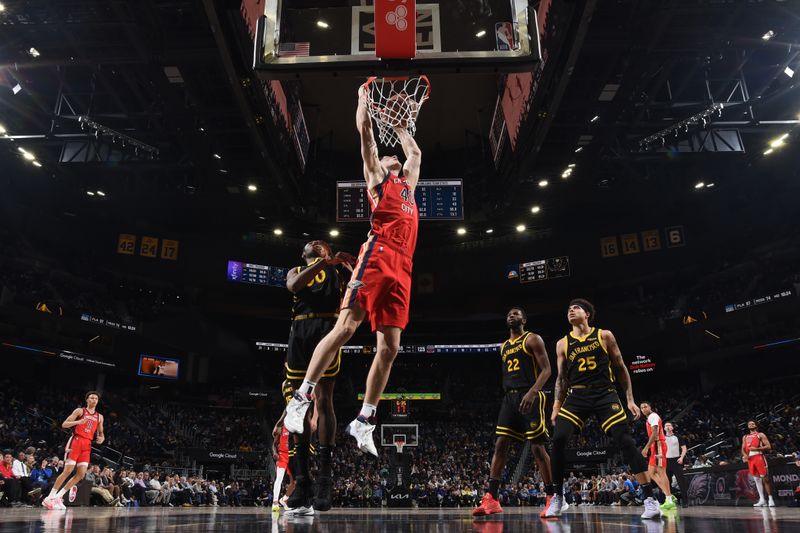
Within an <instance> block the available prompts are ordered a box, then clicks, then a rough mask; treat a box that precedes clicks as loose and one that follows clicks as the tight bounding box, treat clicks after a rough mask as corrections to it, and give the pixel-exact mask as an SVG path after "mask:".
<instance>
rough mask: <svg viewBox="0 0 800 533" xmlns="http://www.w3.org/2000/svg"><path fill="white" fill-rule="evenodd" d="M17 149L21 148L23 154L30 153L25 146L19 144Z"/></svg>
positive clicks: (20, 151)
mask: <svg viewBox="0 0 800 533" xmlns="http://www.w3.org/2000/svg"><path fill="white" fill-rule="evenodd" d="M17 150H19V153H21V154H27V153H28V151H27V150H26V149H25V148H23V147H22V146H17Z"/></svg>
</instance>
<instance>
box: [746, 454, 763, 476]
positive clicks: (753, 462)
mask: <svg viewBox="0 0 800 533" xmlns="http://www.w3.org/2000/svg"><path fill="white" fill-rule="evenodd" d="M747 469H748V470H749V471H750V475H751V476H760V477H766V476H767V461H765V460H764V456H763V455H761V454H759V455H751V456H750V457H748V458H747Z"/></svg>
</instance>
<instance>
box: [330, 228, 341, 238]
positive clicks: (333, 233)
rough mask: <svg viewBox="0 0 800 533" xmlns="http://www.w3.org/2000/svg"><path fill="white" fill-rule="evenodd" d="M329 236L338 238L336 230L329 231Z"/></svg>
mask: <svg viewBox="0 0 800 533" xmlns="http://www.w3.org/2000/svg"><path fill="white" fill-rule="evenodd" d="M330 236H331V237H338V236H339V230H338V229H332V230H331V231H330Z"/></svg>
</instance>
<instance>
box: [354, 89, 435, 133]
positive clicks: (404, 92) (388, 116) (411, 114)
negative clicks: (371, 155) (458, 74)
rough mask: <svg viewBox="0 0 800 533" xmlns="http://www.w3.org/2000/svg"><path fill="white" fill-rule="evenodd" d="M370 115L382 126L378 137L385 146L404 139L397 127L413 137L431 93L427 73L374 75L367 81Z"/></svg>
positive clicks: (379, 126)
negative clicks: (410, 76)
mask: <svg viewBox="0 0 800 533" xmlns="http://www.w3.org/2000/svg"><path fill="white" fill-rule="evenodd" d="M365 87H366V89H367V103H368V106H367V107H368V109H369V113H370V116H372V119H373V120H374V121H375V124H377V126H378V139H379V140H380V142H381V144H383V145H385V146H395V145H397V144H398V143H399V142H400V139H398V138H397V133H395V131H394V129H395V128H402V129H404V130H406V131H407V132H408V133H409V134H410V135H411V136H413V135H414V134H415V133H416V131H417V117H418V116H419V110H420V108H421V107H422V104H424V103H425V100H427V99H428V97H429V96H430V92H431V86H430V83H429V82H428V78H427V77H426V76H420V77H418V78H370V79H369V80H367V83H366V84H365Z"/></svg>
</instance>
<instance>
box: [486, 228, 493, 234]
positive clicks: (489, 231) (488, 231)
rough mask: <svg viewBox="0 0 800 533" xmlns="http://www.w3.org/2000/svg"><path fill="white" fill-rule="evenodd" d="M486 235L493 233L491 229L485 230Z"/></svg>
mask: <svg viewBox="0 0 800 533" xmlns="http://www.w3.org/2000/svg"><path fill="white" fill-rule="evenodd" d="M486 233H490V234H491V233H494V230H493V229H492V228H489V229H487V230H486Z"/></svg>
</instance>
